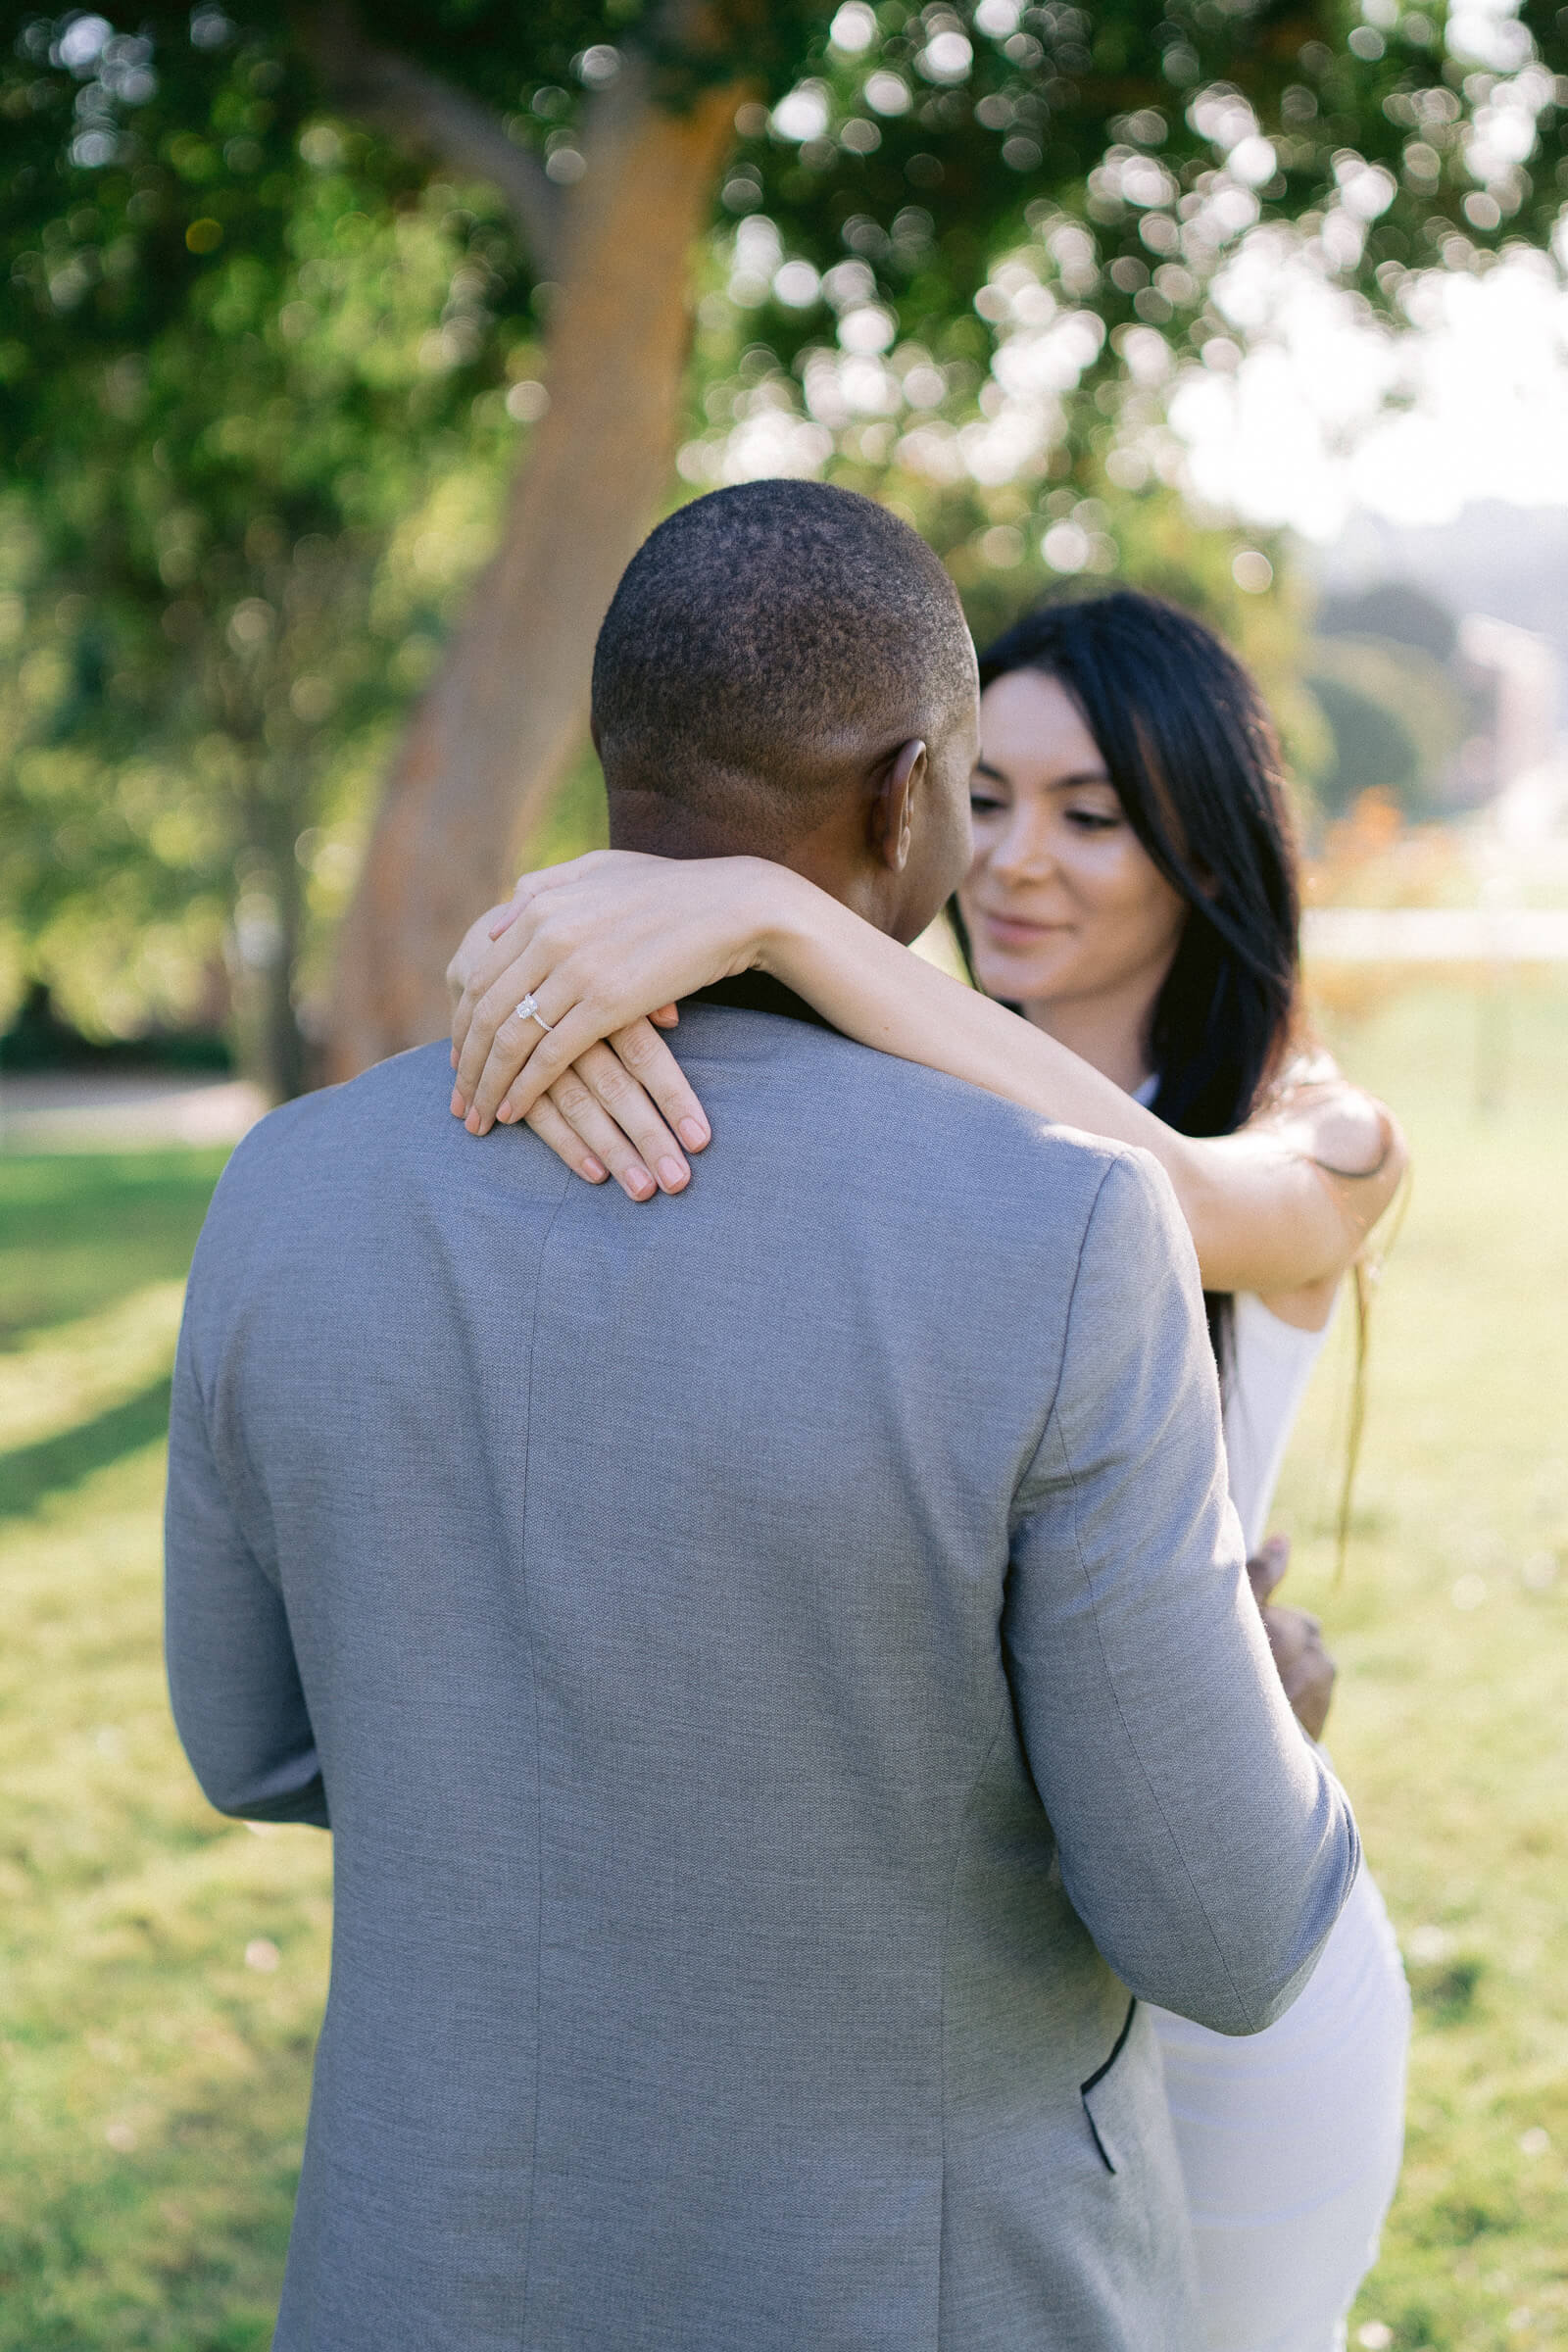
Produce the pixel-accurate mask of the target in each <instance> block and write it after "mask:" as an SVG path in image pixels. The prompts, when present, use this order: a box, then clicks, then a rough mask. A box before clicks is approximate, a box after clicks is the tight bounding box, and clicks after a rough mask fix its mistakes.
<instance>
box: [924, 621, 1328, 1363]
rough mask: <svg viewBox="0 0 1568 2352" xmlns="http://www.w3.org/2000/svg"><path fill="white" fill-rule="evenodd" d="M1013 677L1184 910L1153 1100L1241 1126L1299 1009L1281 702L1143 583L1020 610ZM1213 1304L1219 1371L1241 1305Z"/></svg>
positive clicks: (998, 659) (1192, 1120) (1005, 661)
mask: <svg viewBox="0 0 1568 2352" xmlns="http://www.w3.org/2000/svg"><path fill="white" fill-rule="evenodd" d="M1016 669H1033V670H1038V671H1039V672H1040V673H1041V674H1042V675H1043V676H1045V677H1049V678H1055V679H1056V680H1058V681H1059V683H1060V684H1061V685H1062V686H1063V687H1065V689H1066V691H1067V692H1068V693H1069V694H1070V695H1071V696H1072V699H1073V701H1074V702H1075V703H1076V704H1077V706H1078V708H1079V710H1080V711H1082V713H1083V716H1084V719H1085V722H1086V724H1087V725H1088V728H1089V732H1090V733H1091V735H1093V737H1094V739H1095V741H1096V743H1097V744H1098V745H1099V747H1100V751H1101V755H1102V757H1103V760H1104V762H1105V769H1106V773H1107V774H1108V775H1109V777H1110V781H1111V783H1112V784H1113V785H1114V786H1115V789H1116V794H1117V797H1118V799H1119V800H1120V802H1121V806H1122V809H1123V812H1124V814H1125V815H1126V818H1127V821H1128V823H1129V824H1130V825H1131V826H1132V828H1133V831H1134V832H1135V833H1136V834H1137V836H1138V838H1139V840H1140V841H1141V842H1142V843H1143V846H1144V848H1145V849H1146V850H1147V851H1148V853H1149V855H1150V857H1151V858H1152V859H1153V861H1154V863H1155V865H1156V866H1157V867H1158V868H1159V870H1160V872H1161V873H1162V874H1163V875H1164V877H1165V879H1166V881H1167V882H1169V883H1170V884H1171V885H1172V887H1173V888H1174V889H1175V890H1177V891H1179V892H1180V893H1181V895H1182V897H1183V898H1184V899H1185V900H1186V902H1187V907H1188V916H1187V922H1186V925H1185V927H1184V929H1183V932H1182V937H1181V943H1180V945H1179V947H1178V948H1177V951H1176V956H1175V960H1174V962H1173V963H1172V965H1171V968H1170V971H1169V973H1168V975H1167V976H1166V979H1165V983H1164V986H1163V987H1162V988H1161V990H1160V992H1159V995H1158V997H1157V999H1156V1000H1155V1004H1154V1012H1153V1021H1152V1031H1151V1036H1150V1040H1149V1049H1150V1058H1151V1060H1152V1063H1153V1066H1154V1068H1155V1070H1156V1071H1157V1072H1158V1076H1159V1087H1158V1092H1157V1093H1156V1095H1155V1097H1154V1100H1153V1103H1152V1109H1153V1111H1154V1113H1155V1115H1156V1116H1157V1117H1159V1118H1161V1119H1163V1120H1164V1121H1165V1122H1166V1124H1167V1125H1168V1126H1171V1127H1174V1128H1176V1129H1177V1130H1178V1131H1179V1132H1180V1133H1181V1134H1183V1135H1229V1134H1231V1133H1232V1132H1233V1131H1234V1130H1235V1129H1236V1128H1238V1127H1240V1126H1243V1125H1244V1124H1245V1123H1246V1121H1247V1119H1248V1118H1249V1116H1250V1113H1251V1112H1252V1111H1253V1110H1254V1109H1255V1108H1256V1107H1257V1104H1258V1103H1259V1102H1260V1101H1261V1100H1262V1098H1263V1097H1264V1096H1265V1095H1266V1094H1267V1092H1268V1089H1269V1087H1270V1085H1271V1084H1272V1082H1273V1081H1274V1080H1275V1079H1276V1078H1277V1076H1278V1075H1279V1072H1280V1069H1281V1067H1282V1065H1283V1063H1284V1061H1285V1058H1286V1056H1287V1054H1288V1053H1289V1051H1290V1049H1291V1046H1292V1042H1293V1039H1294V1037H1295V1033H1296V1026H1297V1019H1298V1010H1299V981H1300V951H1299V924H1300V901H1299V884H1298V870H1297V849H1296V838H1295V830H1294V827H1293V825H1292V821H1291V813H1290V805H1289V803H1288V801H1287V799H1286V794H1285V780H1284V772H1283V763H1282V760H1281V758H1280V749H1279V741H1278V738H1277V736H1276V734H1275V732H1274V726H1273V722H1272V720H1271V719H1270V717H1269V714H1268V711H1266V709H1265V708H1264V705H1263V702H1262V699H1261V697H1260V696H1259V694H1258V691H1257V688H1256V687H1255V686H1254V685H1253V683H1252V681H1251V679H1250V677H1249V676H1248V674H1247V671H1246V670H1245V669H1244V668H1243V667H1242V665H1241V663H1240V662H1238V661H1237V660H1236V659H1235V657H1234V656H1233V655H1232V654H1229V653H1227V651H1226V649H1225V647H1224V646H1223V645H1221V643H1220V641H1219V639H1218V638H1217V637H1216V636H1215V635H1214V634H1213V632H1212V631H1211V630H1209V629H1206V628H1204V626H1203V624H1202V623H1201V621H1199V620H1195V619H1194V618H1193V616H1192V615H1191V613H1182V612H1179V611H1178V610H1177V609H1176V607H1175V606H1173V605H1167V604H1164V603H1162V602H1161V601H1160V599H1159V598H1157V597H1153V596H1145V595H1143V594H1141V593H1140V592H1139V591H1137V590H1136V589H1130V588H1119V589H1116V590H1114V591H1112V592H1111V593H1109V594H1107V595H1103V596H1094V597H1088V598H1075V599H1071V600H1063V601H1062V602H1060V603H1051V604H1044V605H1040V606H1037V607H1036V608H1035V610H1034V611H1033V612H1032V613H1025V615H1024V617H1023V618H1022V619H1021V620H1019V621H1016V622H1015V623H1014V624H1013V626H1012V627H1011V628H1010V629H1008V630H1006V631H1005V633H1004V635H1002V636H1001V637H999V638H998V639H997V641H996V643H995V644H994V645H991V646H989V647H988V648H987V649H986V651H985V652H984V653H983V654H982V655H981V657H980V683H981V685H982V687H985V686H989V685H991V684H992V683H993V681H994V680H995V679H997V678H1001V677H1005V676H1006V675H1007V674H1008V672H1009V671H1011V670H1016ZM963 944H964V947H965V951H966V952H967V941H964V943H963ZM1206 1303H1207V1307H1208V1323H1209V1333H1210V1337H1211V1338H1212V1340H1213V1343H1214V1351H1215V1354H1216V1356H1217V1358H1218V1360H1219V1364H1220V1370H1221V1374H1222V1376H1223V1374H1224V1372H1225V1371H1226V1369H1227V1362H1228V1356H1229V1336H1230V1300H1229V1299H1226V1298H1221V1297H1219V1296H1217V1295H1214V1294H1210V1295H1209V1296H1208V1298H1207V1300H1206Z"/></svg>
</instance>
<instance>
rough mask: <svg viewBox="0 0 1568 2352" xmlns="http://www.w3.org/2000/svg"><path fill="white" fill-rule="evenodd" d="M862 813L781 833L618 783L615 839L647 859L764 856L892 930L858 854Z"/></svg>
mask: <svg viewBox="0 0 1568 2352" xmlns="http://www.w3.org/2000/svg"><path fill="white" fill-rule="evenodd" d="M856 816H857V812H856V811H855V810H854V809H853V808H849V809H839V810H836V811H835V812H834V814H833V816H832V817H831V818H830V819H829V820H828V821H827V822H826V823H824V824H823V825H821V826H820V827H818V828H817V830H816V831H814V832H811V833H807V834H804V835H802V836H800V837H799V838H798V839H796V840H780V839H779V838H778V837H777V835H775V834H774V833H772V832H770V831H768V830H767V829H766V828H765V827H754V826H749V825H747V824H746V823H745V822H744V821H742V822H741V823H739V824H733V825H728V826H726V825H724V824H722V823H720V822H719V821H718V820H717V819H715V818H713V817H711V816H705V815H701V814H699V813H698V812H697V811H695V810H693V809H687V808H684V807H683V806H682V805H681V804H680V803H679V802H678V801H671V800H666V799H665V797H664V796H663V794H662V793H658V792H649V791H646V790H643V789H633V790H628V789H625V788H612V790H611V793H610V846H611V848H612V849H613V850H636V851H639V852H641V854H642V855H643V856H644V857H649V858H767V859H768V860H769V862H770V863H771V864H773V865H786V866H788V867H789V868H790V870H791V872H792V873H797V874H802V875H804V876H805V878H806V880H807V881H808V882H814V883H815V884H816V886H817V888H818V890H823V891H826V893H827V895H828V897H829V898H830V899H837V900H838V901H839V902H840V904H841V905H842V906H845V907H851V908H853V910H854V911H855V913H857V914H858V915H859V916H861V918H862V919H863V920H864V921H866V922H868V923H871V924H873V925H874V926H875V927H876V929H878V930H890V929H891V928H892V926H891V924H890V923H889V922H888V920H887V912H886V908H885V907H884V906H883V905H882V903H881V893H880V891H879V888H878V882H879V877H878V875H877V873H876V872H875V870H874V869H873V868H872V867H871V866H870V865H869V863H868V862H867V861H865V860H864V859H860V860H858V861H857V859H856V858H854V856H853V855H852V851H853V846H854V843H855V841H856V839H857V838H858V830H857V823H856Z"/></svg>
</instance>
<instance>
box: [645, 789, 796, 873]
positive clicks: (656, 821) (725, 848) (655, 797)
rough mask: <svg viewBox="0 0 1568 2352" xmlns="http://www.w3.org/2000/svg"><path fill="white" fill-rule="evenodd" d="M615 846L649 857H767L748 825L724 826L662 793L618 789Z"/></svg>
mask: <svg viewBox="0 0 1568 2352" xmlns="http://www.w3.org/2000/svg"><path fill="white" fill-rule="evenodd" d="M610 846H611V848H612V849H613V850H636V851H638V852H640V853H641V855H642V856H644V857H645V858H765V857H766V856H767V855H768V854H769V853H768V852H767V851H766V850H763V849H760V847H759V846H758V844H757V842H756V841H755V840H751V841H749V840H747V839H746V837H745V828H744V827H741V826H724V825H721V824H718V823H716V822H715V821H714V820H713V819H712V818H711V817H704V816H700V815H698V814H697V812H696V811H695V810H693V809H686V808H683V807H682V805H681V803H680V802H679V801H670V800H666V799H665V798H664V796H663V794H662V793H658V792H643V791H633V792H612V793H611V795H610Z"/></svg>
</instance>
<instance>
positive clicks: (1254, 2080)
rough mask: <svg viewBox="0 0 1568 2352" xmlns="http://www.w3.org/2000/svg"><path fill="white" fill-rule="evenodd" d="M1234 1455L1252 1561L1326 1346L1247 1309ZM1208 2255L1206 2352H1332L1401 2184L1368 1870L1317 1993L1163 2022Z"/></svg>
mask: <svg viewBox="0 0 1568 2352" xmlns="http://www.w3.org/2000/svg"><path fill="white" fill-rule="evenodd" d="M1235 1316H1236V1320H1235V1352H1234V1357H1233V1361H1232V1364H1231V1369H1230V1377H1229V1380H1228V1383H1227V1396H1226V1404H1225V1445H1226V1452H1227V1456H1228V1460H1229V1471H1230V1489H1231V1497H1232V1499H1233V1501H1234V1502H1235V1504H1236V1508H1237V1512H1238V1515H1239V1516H1240V1518H1241V1522H1242V1531H1243V1533H1244V1535H1245V1536H1246V1538H1247V1547H1248V1550H1249V1551H1250V1552H1253V1551H1255V1550H1256V1549H1257V1547H1258V1545H1259V1544H1260V1543H1261V1542H1262V1539H1263V1536H1264V1534H1265V1533H1266V1526H1265V1522H1266V1519H1267V1515H1268V1510H1269V1506H1270V1504H1271V1503H1272V1501H1273V1498H1274V1487H1275V1483H1276V1481H1277V1479H1278V1477H1279V1471H1280V1464H1281V1462H1282V1461H1283V1459H1284V1456H1285V1448H1286V1445H1287V1443H1288V1441H1289V1438H1290V1434H1291V1428H1292V1424H1293V1423H1294V1421H1295V1419H1296V1415H1297V1412H1298V1410H1299V1406H1300V1402H1301V1398H1302V1396H1303V1394H1304V1393H1305V1389H1306V1384H1307V1380H1308V1378H1309V1376H1310V1374H1311V1370H1312V1366H1313V1364H1314V1363H1315V1361H1316V1359H1317V1356H1318V1354H1319V1352H1320V1350H1321V1348H1322V1347H1323V1344H1324V1341H1325V1339H1326V1338H1327V1336H1328V1335H1327V1332H1326V1331H1322V1332H1310V1331H1298V1330H1297V1329H1296V1328H1295V1327H1294V1326H1293V1325H1291V1324H1289V1323H1282V1322H1281V1321H1280V1319H1279V1317H1278V1316H1277V1315H1274V1314H1271V1313H1270V1312H1269V1310H1268V1308H1267V1307H1266V1306H1265V1305H1264V1304H1263V1302H1262V1300H1261V1299H1253V1298H1249V1297H1247V1296H1245V1295H1244V1296H1241V1297H1239V1298H1238V1299H1237V1300H1236V1307H1235ZM1150 2014H1151V2017H1152V2021H1153V2025H1154V2030H1155V2034H1156V2035H1157V2037H1158V2040H1159V2044H1160V2049H1161V2052H1162V2054H1163V2057H1164V2064H1165V2087H1166V2093H1167V2095H1168V2097H1169V2100H1170V2109H1171V2116H1172V2120H1173V2122H1174V2124H1175V2128H1176V2144H1177V2148H1178V2151H1179V2153H1180V2156H1181V2163H1182V2174H1183V2178H1184V2180H1185V2182H1186V2186H1187V2200H1188V2207H1189V2210H1190V2212H1191V2214H1192V2220H1193V2229H1194V2234H1195V2237H1196V2239H1197V2245H1198V2269H1199V2284H1200V2289H1201V2309H1202V2318H1203V2326H1204V2342H1205V2344H1206V2345H1207V2347H1208V2352H1337V2348H1338V2347H1341V2346H1343V2345H1344V2344H1345V2341H1346V2320H1347V2316H1348V2312H1349V2308H1350V2305H1351V2303H1352V2301H1353V2300H1354V2297H1355V2291H1356V2288H1357V2286H1358V2285H1359V2284H1360V2281H1361V2279H1362V2278H1364V2277H1365V2275H1366V2273H1367V2272H1368V2271H1369V2270H1370V2269H1371V2267H1372V2264H1373V2262H1374V2261H1375V2260H1376V2257H1377V2247H1378V2234H1379V2231H1380V2230H1381V2229H1382V2227H1383V2218H1384V2215H1385V2214H1386V2213H1387V2211H1388V2208H1389V2203H1390V2200H1391V2199H1392V2197H1393V2195H1394V2188H1395V2183H1396V2181H1397V2179H1398V2174H1399V2159H1400V2155H1401V2153H1402V2148H1403V2135H1404V2067H1405V2053H1406V2050H1407V2047H1408V2044H1409V2037H1410V1996H1409V1992H1408V1990H1407V1988H1406V1985H1405V1981H1404V1970H1403V1967H1402V1965H1401V1963H1400V1959H1399V1950H1398V1945H1397V1942H1396V1940H1395V1936H1394V1931H1393V1929H1392V1928H1391V1927H1390V1925H1389V1917H1388V1913H1387V1912H1386V1911H1385V1909H1384V1907H1383V1898H1382V1896H1381V1895H1380V1894H1379V1893H1378V1890H1377V1887H1375V1886H1374V1884H1373V1882H1372V1879H1371V1877H1370V1875H1369V1873H1368V1872H1367V1870H1366V1868H1365V1866H1364V1865H1363V1867H1362V1869H1361V1871H1360V1873H1359V1874H1358V1876H1357V1878H1356V1882H1355V1885H1354V1887H1352V1889H1351V1891H1350V1896H1349V1899H1348V1902H1347V1904H1346V1906H1345V1909H1344V1911H1343V1912H1342V1913H1341V1915H1340V1918H1339V1920H1338V1922H1337V1923H1336V1925H1335V1928H1334V1931H1333V1933H1332V1935H1331V1936H1330V1937H1329V1939H1328V1943H1327V1945H1326V1946H1325V1948H1324V1951H1323V1956H1322V1958H1321V1959H1320V1960H1319V1962H1318V1964H1317V1968H1316V1970H1315V1971H1314V1972H1313V1975H1312V1977H1311V1979H1310V1980H1309V1982H1308V1984H1307V1985H1306V1989H1305V1990H1304V1991H1303V1992H1302V1993H1301V1994H1300V1996H1299V1999H1298V2000H1297V2001H1296V2002H1295V2003H1294V2004H1293V2006H1292V2007H1291V2008H1290V2009H1288V2010H1287V2011H1286V2014H1285V2015H1284V2017H1282V2018H1281V2019H1280V2021H1279V2023H1278V2024H1277V2025H1273V2026H1270V2027H1269V2028H1268V2030H1267V2031H1266V2032H1265V2033H1262V2034H1252V2035H1250V2036H1249V2037H1247V2038H1243V2039H1237V2040H1232V2039H1230V2038H1229V2037H1227V2036H1226V2035H1224V2034H1211V2033H1209V2032H1208V2031H1207V2030H1206V2028H1204V2027H1202V2026H1195V2025H1193V2024H1192V2023H1191V2022H1190V2021H1189V2020H1188V2019H1186V2018H1180V2017H1173V2016H1171V2015H1170V2014H1169V2012H1168V2011H1166V2010H1163V2009H1152V2010H1151V2012H1150Z"/></svg>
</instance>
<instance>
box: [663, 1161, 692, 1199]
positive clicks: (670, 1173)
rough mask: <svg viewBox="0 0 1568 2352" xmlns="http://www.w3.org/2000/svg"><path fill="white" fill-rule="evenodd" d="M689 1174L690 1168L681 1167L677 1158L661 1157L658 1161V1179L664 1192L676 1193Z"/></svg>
mask: <svg viewBox="0 0 1568 2352" xmlns="http://www.w3.org/2000/svg"><path fill="white" fill-rule="evenodd" d="M690 1174H691V1170H690V1168H683V1167H682V1166H681V1163H680V1161H679V1160H678V1159H662V1160H661V1161H660V1163H659V1181H660V1183H661V1184H662V1186H663V1188H664V1190H665V1192H666V1193H678V1192H679V1191H680V1188H681V1186H682V1185H683V1184H684V1183H685V1182H686V1179H687V1177H688V1176H689V1175H690Z"/></svg>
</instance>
